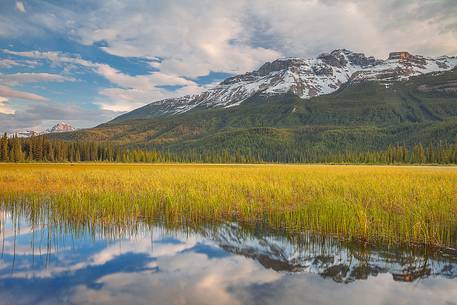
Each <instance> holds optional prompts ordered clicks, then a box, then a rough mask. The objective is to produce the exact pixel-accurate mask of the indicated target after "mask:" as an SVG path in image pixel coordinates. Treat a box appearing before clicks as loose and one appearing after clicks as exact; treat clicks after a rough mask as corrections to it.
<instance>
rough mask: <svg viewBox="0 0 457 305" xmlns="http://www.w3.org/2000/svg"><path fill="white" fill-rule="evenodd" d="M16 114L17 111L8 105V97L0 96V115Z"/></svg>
mask: <svg viewBox="0 0 457 305" xmlns="http://www.w3.org/2000/svg"><path fill="white" fill-rule="evenodd" d="M14 112H15V111H14V110H13V109H12V108H11V107H10V106H9V104H8V99H7V98H6V97H3V96H0V113H4V114H14Z"/></svg>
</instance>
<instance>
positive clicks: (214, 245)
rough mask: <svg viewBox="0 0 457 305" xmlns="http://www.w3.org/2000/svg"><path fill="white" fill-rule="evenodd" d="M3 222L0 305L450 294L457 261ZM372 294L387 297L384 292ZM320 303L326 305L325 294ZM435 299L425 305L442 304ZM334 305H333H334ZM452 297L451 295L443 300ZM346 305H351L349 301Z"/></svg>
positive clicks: (396, 252) (318, 244)
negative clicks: (342, 292)
mask: <svg viewBox="0 0 457 305" xmlns="http://www.w3.org/2000/svg"><path fill="white" fill-rule="evenodd" d="M0 219H1V228H0V229H1V230H0V234H1V239H0V240H1V243H2V244H1V258H0V304H40V303H42V304H110V305H112V304H151V303H152V304H168V303H183V304H212V303H213V302H212V301H214V300H219V301H218V304H264V303H270V302H273V301H274V300H275V297H272V296H271V295H269V294H270V293H271V292H272V291H277V292H278V293H279V292H284V291H286V290H287V291H289V293H290V295H288V296H287V297H286V299H287V300H288V301H287V302H284V299H280V300H278V299H276V303H290V304H295V303H294V301H293V300H294V297H297V296H299V295H300V296H301V297H304V296H303V295H302V294H303V293H304V291H303V289H300V287H301V286H300V285H305V284H306V287H313V289H314V290H316V289H324V288H319V287H325V286H328V285H330V286H331V287H332V290H335V291H337V290H339V289H340V288H338V287H342V286H345V287H350V289H351V290H360V289H362V288H361V287H364V286H366V285H368V286H369V287H375V286H374V285H376V287H377V288H376V289H380V288H379V283H382V285H383V286H382V285H381V286H382V287H384V288H385V289H391V288H392V287H397V286H392V285H395V284H394V283H399V282H416V285H419V286H421V287H422V286H423V289H424V292H423V293H424V294H425V293H426V292H425V291H427V289H431V288H430V284H429V283H435V282H436V281H438V280H439V281H443V280H444V281H448V282H445V283H447V284H446V285H450V284H452V285H454V286H451V287H455V280H453V279H455V277H456V274H457V256H456V255H455V254H454V253H452V252H450V251H449V252H448V253H446V252H444V251H431V250H429V249H422V248H394V247H383V246H379V247H375V246H367V245H360V244H356V243H349V242H341V241H339V240H337V239H335V238H332V237H325V236H319V235H313V234H302V235H299V236H287V237H286V236H282V235H281V234H279V233H271V232H267V231H265V230H261V229H246V228H244V227H242V226H240V225H237V224H233V223H229V224H224V225H218V226H202V227H199V228H193V229H190V228H181V229H176V228H175V229H170V228H167V227H166V226H161V225H156V226H148V225H144V224H138V225H137V226H135V227H134V228H131V229H130V230H129V229H128V228H122V229H121V228H117V229H116V228H110V229H107V228H101V227H93V228H85V229H82V230H81V229H78V230H75V229H74V228H71V227H68V226H56V225H54V226H50V225H48V224H47V222H46V221H40V222H39V223H30V222H29V221H27V220H26V219H25V218H23V217H13V215H12V214H11V213H3V214H2V215H0ZM433 279H435V280H433ZM360 280H366V281H360ZM429 280H433V281H432V282H429ZM329 282H330V283H334V284H329ZM286 283H288V284H287V289H285V288H284V287H283V285H286ZM299 283H302V284H299ZM324 283H327V284H324ZM341 283H346V284H350V285H341ZM361 283H366V284H362V285H360V284H361ZM443 283H444V282H443ZM404 284H406V283H404ZM334 285H336V286H334ZM372 285H373V286H372ZM291 287H296V290H291V289H292V288H291ZM388 287H390V288H388ZM411 287H415V286H411ZM440 287H441V286H440ZM443 287H445V286H443ZM446 287H447V286H446ZM302 288H303V287H302ZM325 289H327V288H325ZM405 289H406V290H405ZM408 289H414V288H405V287H404V289H403V290H402V293H405V297H406V298H408V299H410V298H411V296H410V295H409V294H408V293H407V291H408ZM433 289H436V287H435V288H433ZM443 289H444V288H443ZM305 290H306V289H305ZM389 291H390V290H389ZM415 291H416V290H415ZM259 293H261V294H262V296H269V297H268V298H267V299H263V298H262V297H260V296H258V294H259ZM359 293H363V291H360V292H359ZM370 293H374V292H373V291H371V292H370ZM378 293H379V294H380V295H382V296H383V297H385V296H389V293H388V291H379V292H378ZM319 295H322V296H320V298H321V297H329V298H331V297H332V294H331V293H330V294H329V293H327V292H324V291H321V292H320V293H319ZM415 295H416V296H418V297H419V296H420V295H421V294H417V291H416V292H415ZM256 296H257V298H256ZM436 296H437V295H435V294H431V295H430V294H429V295H426V296H422V297H423V299H424V300H428V301H429V303H436V304H439V303H440V302H436V299H434V298H435V297H436ZM277 297H279V295H278V296H277ZM334 297H335V298H336V299H334V300H333V301H332V300H329V302H330V303H332V302H333V303H334V302H335V301H338V297H337V296H336V295H334ZM392 297H393V296H392ZM454 297H457V292H456V289H450V290H445V292H443V293H442V294H441V295H440V298H444V299H445V300H448V299H449V300H452V299H453V298H454ZM150 298H153V301H150ZM282 298H284V296H283V297H282ZM430 298H432V299H430ZM147 300H149V302H148V301H147ZM170 300H173V302H170ZM298 300H300V299H299V298H297V302H296V304H301V303H300V302H298ZM393 300H396V299H395V298H393ZM289 301H290V302H289ZM419 301H421V300H419ZM321 303H326V301H322V302H321ZM339 303H340V304H345V302H339ZM419 303H420V302H419ZM272 304H273V303H272ZM347 304H358V301H356V300H354V299H351V302H349V299H348V303H347ZM360 304H362V303H360ZM380 304H382V302H381V301H380ZM384 304H385V303H384Z"/></svg>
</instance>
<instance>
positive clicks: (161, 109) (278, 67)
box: [114, 49, 457, 121]
mask: <svg viewBox="0 0 457 305" xmlns="http://www.w3.org/2000/svg"><path fill="white" fill-rule="evenodd" d="M456 66H457V57H449V56H441V57H437V58H431V57H424V56H419V55H412V54H410V53H408V52H393V53H390V54H389V57H388V58H387V59H385V60H382V59H376V58H374V57H372V56H369V57H367V56H365V54H363V53H354V52H352V51H349V50H346V49H338V50H335V51H332V52H330V53H324V54H321V55H319V56H318V57H317V58H315V59H301V58H282V59H277V60H275V61H273V62H267V63H265V64H264V65H262V66H261V67H260V68H259V69H258V70H256V71H253V72H248V73H245V74H242V75H237V76H233V77H230V78H227V79H226V80H224V81H222V82H221V83H220V84H219V85H217V86H215V87H214V88H212V89H209V90H207V91H205V92H203V93H201V94H197V95H187V96H184V97H180V98H171V99H165V100H160V101H156V102H153V103H150V104H148V105H146V106H144V107H141V108H138V109H136V110H133V111H132V112H130V113H127V114H124V115H122V116H120V117H118V118H116V119H115V120H114V121H116V120H118V121H119V120H125V119H130V118H134V117H136V116H137V115H138V114H141V113H146V114H147V116H148V117H156V116H162V115H174V114H179V113H184V112H187V111H189V110H191V109H194V108H195V107H205V108H212V107H225V108H228V107H233V106H237V105H239V104H241V103H242V102H244V101H245V100H247V99H248V98H250V97H252V96H254V95H265V96H274V95H280V94H286V93H290V94H294V95H297V96H299V97H300V98H303V99H309V98H312V97H315V96H319V95H323V94H329V93H332V92H335V91H336V90H338V89H339V88H340V87H341V86H342V85H343V84H347V83H357V82H364V81H377V82H382V83H384V84H385V85H386V86H388V85H389V84H390V83H391V82H395V81H401V80H407V79H409V78H410V77H411V76H416V75H421V74H426V73H430V72H439V71H447V70H451V69H453V68H454V67H456Z"/></svg>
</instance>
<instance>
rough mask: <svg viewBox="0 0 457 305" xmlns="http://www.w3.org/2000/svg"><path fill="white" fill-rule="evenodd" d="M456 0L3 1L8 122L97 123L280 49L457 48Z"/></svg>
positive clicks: (2, 86)
mask: <svg viewBox="0 0 457 305" xmlns="http://www.w3.org/2000/svg"><path fill="white" fill-rule="evenodd" d="M456 16H457V4H456V3H455V1H454V0H441V1H434V0H417V1H413V0H411V1H408V0H401V1H400V0H383V1H377V0H348V1H342V0H288V1H276V0H232V1H219V0H213V1H209V0H172V1H166V0H150V1H146V0H138V1H120V0H117V1H115V0H106V1H89V0H80V1H57V0H55V1H44V0H23V1H15V0H2V1H0V131H7V132H14V131H20V130H25V129H35V130H42V129H45V128H47V127H50V126H51V125H53V124H55V123H57V122H59V121H65V122H68V123H70V124H72V125H73V126H75V127H78V128H85V127H92V126H95V125H97V124H100V123H103V122H106V121H107V120H110V119H112V118H114V117H116V116H117V115H119V114H121V113H124V112H126V111H129V110H133V109H135V108H137V107H140V106H142V105H145V104H147V103H150V102H153V101H156V100H160V99H164V98H169V97H175V96H182V95H186V94H196V93H199V92H201V91H203V90H205V89H207V88H209V87H211V86H214V85H215V84H217V83H218V82H220V81H221V80H223V79H224V78H226V77H228V76H230V75H234V74H239V73H245V72H247V71H251V70H254V69H256V68H258V67H259V66H260V65H261V64H263V63H264V62H265V61H271V60H274V59H276V58H278V57H288V56H299V57H315V56H316V55H318V54H320V53H322V52H329V51H331V50H333V49H336V48H348V49H351V50H354V51H359V52H364V53H366V54H367V55H374V56H377V57H379V58H385V57H386V56H387V54H388V52H390V51H396V50H407V51H410V52H412V53H416V54H421V55H426V56H438V55H444V54H447V55H457V17H456Z"/></svg>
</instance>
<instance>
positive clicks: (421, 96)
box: [51, 50, 457, 161]
mask: <svg viewBox="0 0 457 305" xmlns="http://www.w3.org/2000/svg"><path fill="white" fill-rule="evenodd" d="M456 65H457V59H456V58H455V57H447V56H443V57H438V58H426V57H422V56H413V55H410V54H409V53H406V52H399V53H391V54H390V56H389V58H388V59H386V60H378V59H375V58H372V57H366V56H365V55H363V54H358V53H352V52H350V51H347V50H336V51H333V52H331V53H329V54H323V55H320V56H319V58H317V59H313V60H302V59H296V58H295V59H280V60H277V61H274V62H272V63H266V64H265V65H263V66H262V67H261V68H260V69H258V70H257V71H254V72H251V73H247V74H244V75H240V76H235V77H231V78H229V79H227V80H225V81H223V82H222V83H221V84H219V85H218V86H216V87H215V88H213V89H211V90H209V91H207V92H204V93H202V94H200V95H197V96H193V97H189V96H188V97H182V98H179V99H169V100H166V101H159V102H155V103H151V104H149V105H146V106H144V107H142V108H139V109H137V110H134V111H132V112H130V113H127V114H124V115H122V116H120V117H118V118H116V119H114V120H112V121H110V122H107V123H105V124H101V125H99V126H97V127H95V128H91V129H85V130H78V131H75V132H68V133H59V134H52V136H51V137H52V138H56V139H66V140H91V141H112V142H114V143H116V144H120V145H124V146H130V147H140V148H147V149H148V148H153V149H159V150H164V151H171V152H179V153H182V154H183V155H189V154H192V155H199V154H203V153H211V154H212V153H215V154H218V153H221V152H222V153H223V152H227V151H228V152H229V153H230V154H232V155H235V154H237V155H250V156H252V155H254V156H260V157H261V159H262V160H271V161H274V160H281V161H284V160H286V161H290V160H292V161H293V160H302V161H303V160H305V161H306V159H303V158H302V157H303V155H310V156H325V155H326V154H329V153H330V154H331V153H335V152H344V151H367V150H369V151H373V150H381V149H382V150H384V149H386V148H387V147H388V146H389V145H396V144H402V145H403V144H404V145H407V146H413V145H414V144H417V143H422V144H423V145H428V144H439V143H444V142H447V143H453V142H454V139H455V137H456V134H457V69H456V68H455V66H456ZM313 159H316V158H315V157H313Z"/></svg>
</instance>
